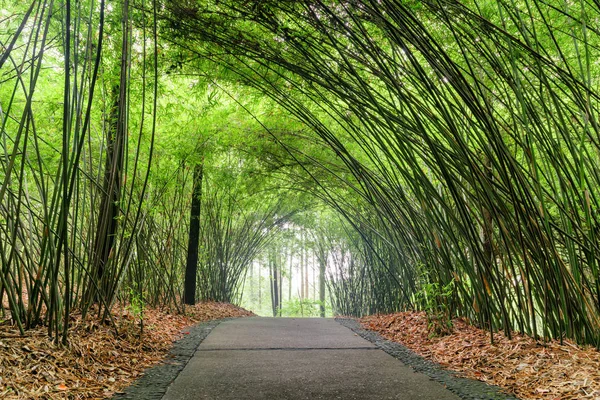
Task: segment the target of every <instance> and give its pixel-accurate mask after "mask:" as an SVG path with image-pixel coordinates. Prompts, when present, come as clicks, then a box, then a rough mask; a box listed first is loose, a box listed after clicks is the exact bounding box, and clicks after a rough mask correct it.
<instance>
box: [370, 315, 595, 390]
mask: <svg viewBox="0 0 600 400" xmlns="http://www.w3.org/2000/svg"><path fill="white" fill-rule="evenodd" d="M360 322H361V324H362V325H363V327H365V328H366V329H370V330H373V331H375V332H377V333H379V334H380V335H381V336H383V337H384V338H386V339H388V340H392V341H394V342H397V343H401V344H403V345H404V346H406V347H408V348H409V349H411V350H413V351H414V352H415V353H418V354H419V355H421V356H423V357H425V358H427V359H429V360H432V361H434V362H436V363H438V364H440V365H442V366H443V367H445V368H447V369H451V370H454V371H458V372H459V373H460V374H461V375H463V376H465V377H468V378H473V379H478V380H480V381H484V382H487V383H489V384H492V385H496V386H499V387H501V388H503V389H504V390H505V391H506V392H507V393H510V394H512V395H515V396H517V397H519V398H521V399H535V400H538V399H543V400H559V399H562V400H571V399H595V400H600V352H599V351H598V349H596V348H594V347H591V346H590V347H582V346H578V345H576V344H575V343H574V342H572V341H569V340H563V343H562V344H561V343H560V342H559V341H557V340H552V341H547V342H540V341H536V340H534V339H533V338H531V337H529V336H526V335H523V334H518V333H513V334H512V338H511V339H508V337H506V336H505V335H504V333H503V332H496V333H494V342H493V343H492V342H491V341H490V333H489V331H486V330H483V329H479V328H477V327H475V326H473V325H471V324H469V323H467V321H465V320H462V319H455V320H454V321H453V324H454V328H453V332H452V333H451V334H449V335H446V336H442V337H430V334H429V329H428V324H427V317H426V315H425V313H424V312H400V313H395V314H387V315H372V316H367V317H364V318H362V319H360Z"/></svg>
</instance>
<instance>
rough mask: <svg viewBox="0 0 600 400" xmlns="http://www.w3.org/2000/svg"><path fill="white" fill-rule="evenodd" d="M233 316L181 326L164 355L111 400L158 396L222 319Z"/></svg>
mask: <svg viewBox="0 0 600 400" xmlns="http://www.w3.org/2000/svg"><path fill="white" fill-rule="evenodd" d="M232 319H234V318H223V319H215V320H212V321H207V322H201V323H199V324H196V325H193V326H190V327H188V328H184V329H183V330H182V331H185V332H189V334H188V333H186V334H185V335H184V336H183V337H182V338H181V339H179V340H177V341H175V342H173V347H171V350H169V353H168V354H167V355H166V356H165V358H164V359H163V360H162V361H161V362H160V364H157V365H155V366H153V367H150V368H148V369H146V370H145V371H144V375H142V376H141V377H140V378H139V379H137V380H136V381H135V382H133V384H132V385H131V386H128V387H127V388H125V389H124V390H123V392H121V393H117V394H115V395H114V396H113V397H112V400H124V399H135V400H160V399H162V398H163V396H164V395H165V393H166V392H167V389H168V388H169V386H170V385H171V383H173V381H174V380H175V378H177V376H178V375H179V373H180V372H181V371H182V370H183V369H184V368H185V366H186V365H187V363H188V361H190V359H191V358H192V357H193V356H194V354H195V353H196V350H197V349H198V346H200V343H202V341H203V340H204V339H206V337H207V336H208V335H209V334H210V333H211V332H212V330H213V329H214V328H216V327H217V326H218V325H219V324H220V323H221V322H225V321H229V320H232Z"/></svg>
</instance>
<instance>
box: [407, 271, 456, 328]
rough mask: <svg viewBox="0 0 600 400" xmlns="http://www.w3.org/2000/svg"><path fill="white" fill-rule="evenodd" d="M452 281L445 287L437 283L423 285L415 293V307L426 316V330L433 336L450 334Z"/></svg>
mask: <svg viewBox="0 0 600 400" xmlns="http://www.w3.org/2000/svg"><path fill="white" fill-rule="evenodd" d="M455 290H456V289H455V287H454V281H453V280H452V281H450V282H449V283H447V284H446V285H440V284H439V283H437V282H433V283H431V282H426V283H423V285H422V286H421V289H420V290H419V291H418V292H416V293H415V300H416V304H417V307H418V308H419V309H421V310H423V311H425V314H426V315H427V328H428V329H429V334H430V336H431V337H433V336H445V335H449V334H450V333H452V328H453V325H452V317H453V315H452V312H451V310H452V307H451V306H450V302H451V301H452V297H453V295H454V292H455Z"/></svg>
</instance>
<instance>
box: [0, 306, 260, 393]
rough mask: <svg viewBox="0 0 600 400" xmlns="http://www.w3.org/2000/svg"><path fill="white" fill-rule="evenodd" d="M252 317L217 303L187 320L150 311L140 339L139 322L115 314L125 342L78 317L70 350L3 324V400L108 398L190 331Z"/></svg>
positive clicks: (193, 311)
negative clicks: (195, 326)
mask: <svg viewBox="0 0 600 400" xmlns="http://www.w3.org/2000/svg"><path fill="white" fill-rule="evenodd" d="M251 315H253V314H252V313H251V312H248V311H246V310H244V309H241V308H238V307H235V306H232V305H230V304H223V303H211V302H207V303H200V304H197V305H196V306H194V307H189V308H188V309H187V310H186V315H185V316H184V315H172V314H168V313H165V312H161V311H159V310H156V309H146V310H145V311H144V330H143V335H142V336H141V338H140V336H139V333H140V325H139V320H136V319H135V318H134V317H133V316H132V315H131V313H130V312H129V311H127V310H115V311H114V318H115V320H116V321H117V325H118V328H119V329H118V331H119V336H115V330H114V328H113V327H111V326H109V325H105V324H101V323H99V322H98V321H95V320H91V319H88V320H86V321H85V322H84V321H82V320H81V318H80V317H76V318H75V320H74V322H73V326H72V327H71V329H70V339H69V345H68V346H67V347H61V346H56V345H54V344H53V343H52V342H51V341H50V340H49V339H48V337H47V336H46V328H43V327H41V328H39V329H35V330H31V331H28V332H27V333H26V336H24V337H21V336H20V335H19V332H18V330H16V329H14V327H11V326H9V325H7V324H0V398H1V399H41V398H44V399H66V398H69V399H91V398H95V399H97V398H107V397H110V396H112V395H113V394H114V393H115V392H117V391H119V390H121V389H123V388H125V387H127V386H128V385H130V384H131V383H132V382H133V381H134V380H135V379H137V378H138V377H139V376H140V375H141V374H142V372H143V371H144V369H146V368H148V367H149V366H151V365H154V364H156V363H158V362H160V361H161V360H162V359H163V357H164V356H165V355H166V353H167V352H168V350H169V348H170V347H171V344H172V342H173V341H174V340H177V339H178V338H179V337H180V336H181V335H182V329H183V328H185V327H186V326H189V325H192V324H194V323H197V322H200V321H208V320H212V319H219V318H227V317H243V316H251Z"/></svg>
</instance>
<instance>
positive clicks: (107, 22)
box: [0, 0, 600, 346]
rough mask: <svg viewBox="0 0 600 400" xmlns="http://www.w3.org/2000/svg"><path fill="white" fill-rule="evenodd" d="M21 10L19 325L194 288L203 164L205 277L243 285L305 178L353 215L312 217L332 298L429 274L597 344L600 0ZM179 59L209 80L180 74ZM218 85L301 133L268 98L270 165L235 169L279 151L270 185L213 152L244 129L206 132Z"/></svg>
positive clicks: (5, 261)
mask: <svg viewBox="0 0 600 400" xmlns="http://www.w3.org/2000/svg"><path fill="white" fill-rule="evenodd" d="M5 2H6V1H5ZM15 4H17V3H15ZM6 8H9V7H6ZM10 9H11V10H13V9H14V12H12V13H7V12H5V9H4V8H3V9H2V12H3V14H2V15H0V21H2V25H1V28H0V39H1V40H2V42H1V43H0V46H1V49H2V54H1V55H0V79H1V86H0V96H2V97H1V99H0V105H1V107H2V109H1V110H0V123H1V132H0V133H1V136H2V144H1V146H2V154H1V160H2V161H1V162H0V165H1V168H2V175H1V176H0V177H1V178H2V180H1V182H2V183H1V185H2V186H1V187H0V205H1V208H0V221H1V222H2V225H1V231H0V246H2V247H1V248H0V253H1V255H2V263H1V265H2V271H1V274H0V277H1V279H2V280H1V281H0V299H3V300H4V299H6V302H7V304H8V309H9V310H10V315H11V318H12V319H13V320H14V321H15V323H16V324H18V325H19V327H20V328H21V329H26V328H27V327H30V326H32V325H36V324H39V323H45V324H47V325H48V329H49V334H50V335H52V336H55V337H59V336H62V338H63V340H66V336H67V327H68V321H69V314H70V312H71V310H73V309H77V310H81V311H82V312H83V313H84V314H85V313H86V312H89V311H90V310H94V312H97V313H98V314H100V315H101V314H104V315H105V317H106V318H110V312H109V310H110V308H111V305H112V304H113V303H114V302H115V301H116V299H117V298H118V297H119V296H123V295H124V293H125V294H127V293H129V294H131V293H133V295H135V293H137V294H138V295H142V296H143V297H144V298H145V300H146V301H148V302H149V303H154V304H162V305H171V306H175V307H178V304H180V301H181V296H182V285H183V276H182V275H183V266H184V265H185V261H186V250H187V248H188V240H189V238H188V225H190V221H189V207H190V198H191V197H192V196H191V194H192V190H193V187H194V184H193V181H194V179H195V177H196V175H197V174H195V173H194V171H197V168H195V167H194V166H198V165H202V166H203V168H204V171H205V177H204V183H205V184H203V187H202V189H201V199H202V203H201V207H202V208H201V210H200V214H199V217H198V218H199V221H200V227H199V239H198V240H199V241H200V242H201V243H202V244H201V249H202V253H201V255H200V256H199V260H198V261H197V265H198V271H197V272H198V276H197V278H196V279H197V282H198V284H197V289H198V293H199V295H200V297H202V298H213V299H218V300H227V301H236V299H238V298H239V290H241V287H242V283H243V277H244V274H245V271H246V268H247V265H248V263H250V262H251V261H252V259H254V258H255V257H256V256H257V254H259V252H260V250H261V248H263V247H264V246H265V245H267V244H268V242H269V238H270V233H271V231H273V230H274V228H276V227H277V226H278V225H280V224H282V223H283V221H285V220H286V219H287V218H291V216H292V215H293V214H294V213H295V212H298V211H299V210H298V204H299V203H302V202H298V201H296V200H295V198H294V199H291V197H290V196H291V195H290V194H289V193H303V195H305V194H307V193H308V194H309V195H310V196H313V197H314V199H316V200H314V201H318V202H320V203H321V204H325V205H327V206H328V207H330V208H332V209H333V210H335V211H336V212H337V213H338V215H339V216H340V217H341V218H342V219H343V221H344V222H343V223H342V224H341V226H343V228H340V229H338V231H337V232H332V228H331V226H330V225H328V224H329V223H325V224H320V226H318V227H315V229H314V230H313V234H314V235H315V243H316V250H315V251H316V254H317V255H318V258H319V259H320V262H321V263H323V262H325V263H327V268H328V273H327V276H328V279H327V284H328V287H329V290H330V294H331V302H332V304H333V306H334V309H335V310H336V311H337V312H340V313H344V314H354V315H360V314H364V313H373V312H383V311H392V310H400V309H407V308H415V307H420V306H421V303H420V300H419V299H422V298H423V290H424V288H426V287H431V286H428V285H431V284H436V285H437V287H450V288H452V292H451V296H449V297H447V298H445V301H446V302H447V303H448V304H447V307H448V308H449V309H450V310H451V313H452V314H455V315H460V316H463V317H467V318H469V319H470V320H472V321H473V322H474V323H476V324H478V325H480V326H485V327H487V328H488V329H489V330H490V332H491V333H492V336H491V337H492V339H493V332H494V331H496V330H498V329H503V330H504V331H505V332H508V333H509V334H510V332H511V331H514V330H516V331H521V332H527V333H528V334H531V335H533V336H535V337H542V338H550V337H552V338H562V337H569V338H574V339H576V340H577V341H579V342H581V343H591V344H594V345H596V346H598V345H600V281H599V278H600V277H599V274H600V272H599V268H600V267H599V261H600V255H599V251H600V246H599V245H600V242H599V240H598V234H599V227H600V221H599V214H598V209H599V208H598V207H599V205H600V204H599V202H600V199H599V196H600V192H599V191H598V190H599V189H598V188H599V187H600V174H599V171H600V168H598V165H599V164H598V163H599V156H600V136H599V133H600V115H599V114H598V111H599V94H600V87H599V81H598V79H599V77H600V64H599V62H598V60H600V49H599V46H600V31H598V29H597V27H598V26H599V25H600V24H599V23H598V22H599V21H600V3H598V2H597V0H581V1H574V2H569V1H564V2H563V1H559V2H546V1H543V0H498V1H491V0H468V1H457V0H428V1H410V0H404V1H400V0H348V1H333V0H332V1H319V0H315V1H304V0H298V1H271V0H262V1H258V0H256V1H246V2H239V1H233V0H231V1H230V0H225V1H208V0H207V1H204V0H186V1H175V0H163V1H159V0H154V1H151V0H122V1H120V2H117V3H116V4H106V3H105V2H104V0H100V1H79V2H71V1H69V0H65V1H64V2H57V1H52V0H35V1H31V2H29V3H28V4H27V5H19V6H18V7H17V6H16V5H15V6H14V7H12V8H10ZM46 60H51V61H50V62H48V61H46ZM46 63H48V64H46ZM48 65H51V66H52V68H48ZM178 73H179V74H181V75H182V76H186V75H189V76H194V77H196V78H197V79H199V80H201V81H202V82H204V83H203V84H199V85H198V87H199V88H197V89H194V88H192V87H191V86H189V87H190V88H191V89H190V90H188V91H187V93H185V94H182V93H178V89H173V90H171V91H170V87H169V84H170V83H169V82H171V81H172V80H173V79H175V78H172V77H171V74H174V75H175V74H178ZM57 77H59V78H57ZM198 77H199V78H198ZM196 78H195V79H196ZM186 82H187V81H186ZM223 82H227V87H228V88H230V89H229V92H230V94H229V95H228V96H230V97H232V98H235V99H236V100H235V102H236V103H243V101H244V100H243V98H244V97H248V98H249V97H251V96H258V95H257V93H258V94H260V96H262V97H264V98H268V100H264V99H262V100H257V102H264V104H267V106H265V107H267V108H268V107H272V108H276V109H277V112H280V113H283V112H284V111H285V112H286V113H287V114H286V115H290V116H293V117H294V118H295V120H296V121H298V124H299V126H300V125H301V126H302V127H305V128H302V129H305V130H307V131H309V132H308V133H306V132H305V131H301V132H302V133H301V134H299V133H295V134H292V133H290V132H292V131H294V129H296V127H294V128H291V127H290V126H288V125H285V123H283V122H281V121H280V122H277V123H274V124H271V123H270V122H269V116H271V117H272V118H275V117H274V116H273V114H276V113H272V112H271V113H269V112H263V113H262V114H261V115H262V116H263V117H261V118H254V119H260V120H261V121H263V122H260V124H259V125H260V126H253V128H252V135H250V136H252V138H253V139H248V140H247V141H248V142H252V143H251V145H248V144H247V143H246V145H248V146H250V147H247V148H246V149H245V150H244V151H245V152H248V151H255V152H256V154H255V155H256V159H258V160H260V161H250V159H248V160H245V161H244V163H245V164H244V165H250V164H252V163H258V164H257V165H260V167H259V169H261V171H263V172H265V171H268V172H269V174H270V178H269V179H272V182H271V184H269V185H270V186H269V185H266V184H264V183H256V182H259V181H260V179H263V178H264V177H261V174H245V173H241V172H240V167H239V165H241V163H239V162H237V164H239V165H237V166H236V165H235V164H236V162H230V161H231V160H230V159H229V158H228V156H227V152H226V151H224V152H221V153H219V154H220V155H214V156H211V155H210V154H217V153H215V152H214V149H215V148H217V147H219V146H221V147H235V146H234V144H232V142H227V140H226V139H222V138H221V139H215V137H216V136H215V134H214V132H213V131H220V130H222V128H216V129H213V131H211V133H210V134H209V133H204V134H198V132H200V131H202V132H204V131H207V130H206V129H204V127H203V126H199V125H198V124H200V125H202V124H204V122H198V121H205V119H204V118H205V117H206V116H210V115H213V116H214V117H213V122H212V123H213V124H217V125H218V122H219V121H222V120H223V119H227V118H231V115H229V114H227V115H225V114H219V112H220V111H218V110H217V111H215V110H216V109H218V106H215V105H214V104H213V103H212V102H211V101H212V100H211V99H212V98H213V97H212V96H213V95H212V94H211V93H212V92H211V90H212V89H210V87H213V88H214V87H215V86H218V85H219V84H223ZM200 87H201V88H200ZM234 87H235V88H237V89H235V90H234V89H231V88H234ZM236 90H239V91H240V92H239V93H242V95H241V96H237V95H236V94H235V93H234V92H235V91H236ZM40 92H43V93H45V95H44V97H43V98H42V97H41V96H39V95H38V93H40ZM47 93H50V94H49V95H47ZM232 93H233V94H232ZM249 93H253V94H251V95H250V94H249ZM171 96H175V97H174V98H175V99H178V101H174V100H172V99H171V100H170V99H169V98H170V97H171ZM177 96H179V97H177ZM225 97H226V96H225ZM195 98H202V99H203V100H202V101H203V103H202V104H200V103H195V101H196V100H193V99H195ZM204 100H206V101H204ZM185 104H187V106H188V107H189V108H191V109H192V110H191V111H190V110H188V111H189V112H188V113H189V114H191V115H192V117H188V119H186V122H185V123H183V122H182V123H181V124H180V125H181V129H180V132H178V133H177V134H176V135H181V136H183V135H186V136H187V137H189V138H191V139H189V140H188V141H187V142H186V144H181V145H177V146H175V145H171V147H169V145H165V146H164V147H161V146H162V145H159V142H160V141H161V140H163V138H164V137H166V136H168V133H167V129H168V128H171V129H172V128H173V126H175V125H177V123H178V122H177V121H176V119H175V118H173V115H174V114H168V115H167V113H166V110H168V109H170V107H174V108H177V107H184V105H185ZM238 105H239V104H238ZM211 107H212V108H211ZM241 108H243V109H244V110H243V111H244V112H249V113H250V114H253V113H254V114H257V113H256V110H249V109H248V106H246V105H243V104H242V106H241ZM173 112H175V111H173ZM207 118H208V117H207ZM251 119H252V118H251ZM255 122H256V121H255ZM277 124H279V125H285V127H284V128H283V129H279V128H278V127H277ZM273 126H275V128H273ZM240 131H241V132H242V133H241V134H240V135H241V136H242V137H243V136H244V135H249V133H248V132H249V129H248V128H247V127H242V128H240ZM259 131H260V132H262V133H260V134H258V133H256V132H259ZM265 132H266V133H265ZM286 135H287V136H286ZM225 137H227V135H225ZM292 137H293V138H292ZM299 138H302V140H305V142H303V141H300V139H299ZM169 140H171V141H172V142H173V141H174V140H175V139H172V138H171V139H169ZM296 140H298V141H300V142H297V141H296ZM223 141H225V142H227V143H224V142H223ZM239 141H240V142H244V143H245V142H246V139H240V140H239ZM56 143H59V144H60V145H58V146H57V145H56ZM177 143H179V142H177ZM182 143H183V142H182ZM264 143H269V145H268V146H267V145H265V144H264ZM265 146H266V147H265ZM269 146H273V147H269ZM173 147H176V148H175V149H174V150H173ZM321 147H323V148H326V149H325V150H324V149H321ZM182 148H183V149H184V150H185V149H187V151H183V150H181V149H182ZM250 148H251V149H253V150H248V149H250ZM275 148H277V150H275ZM169 151H171V152H177V154H178V155H177V157H171V158H169V157H170V156H169V155H168V154H169ZM182 153H185V154H182ZM282 160H283V161H282ZM275 164H277V165H276V166H274V165H275ZM292 164H293V167H288V165H292ZM216 166H219V168H217V167H216ZM221 167H222V168H221ZM211 168H212V172H211ZM157 170H161V171H166V172H163V176H162V177H160V178H157V177H156V171H157ZM219 171H220V172H219ZM223 171H225V172H223ZM211 174H213V175H212V176H213V178H211ZM278 174H279V175H278ZM255 175H256V176H255ZM263 175H264V174H263ZM273 176H276V178H273ZM211 179H212V180H211ZM249 182H254V183H253V184H250V183H249ZM252 185H256V186H252ZM240 187H245V188H246V189H247V193H249V192H251V193H255V194H257V193H260V195H261V196H263V197H261V198H260V199H257V198H256V196H250V197H246V196H244V195H240V194H236V193H234V192H235V190H236V189H238V188H240ZM232 188H233V189H232ZM248 188H250V189H248ZM290 188H291V189H290ZM287 189H289V190H290V191H286V190H287ZM231 190H234V192H232V191H231ZM286 200H287V201H286ZM294 203H297V204H295V205H296V208H295V209H294ZM302 204H303V203H302ZM317 225H318V224H317ZM336 226H339V225H336ZM24 298H25V299H26V300H24Z"/></svg>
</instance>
